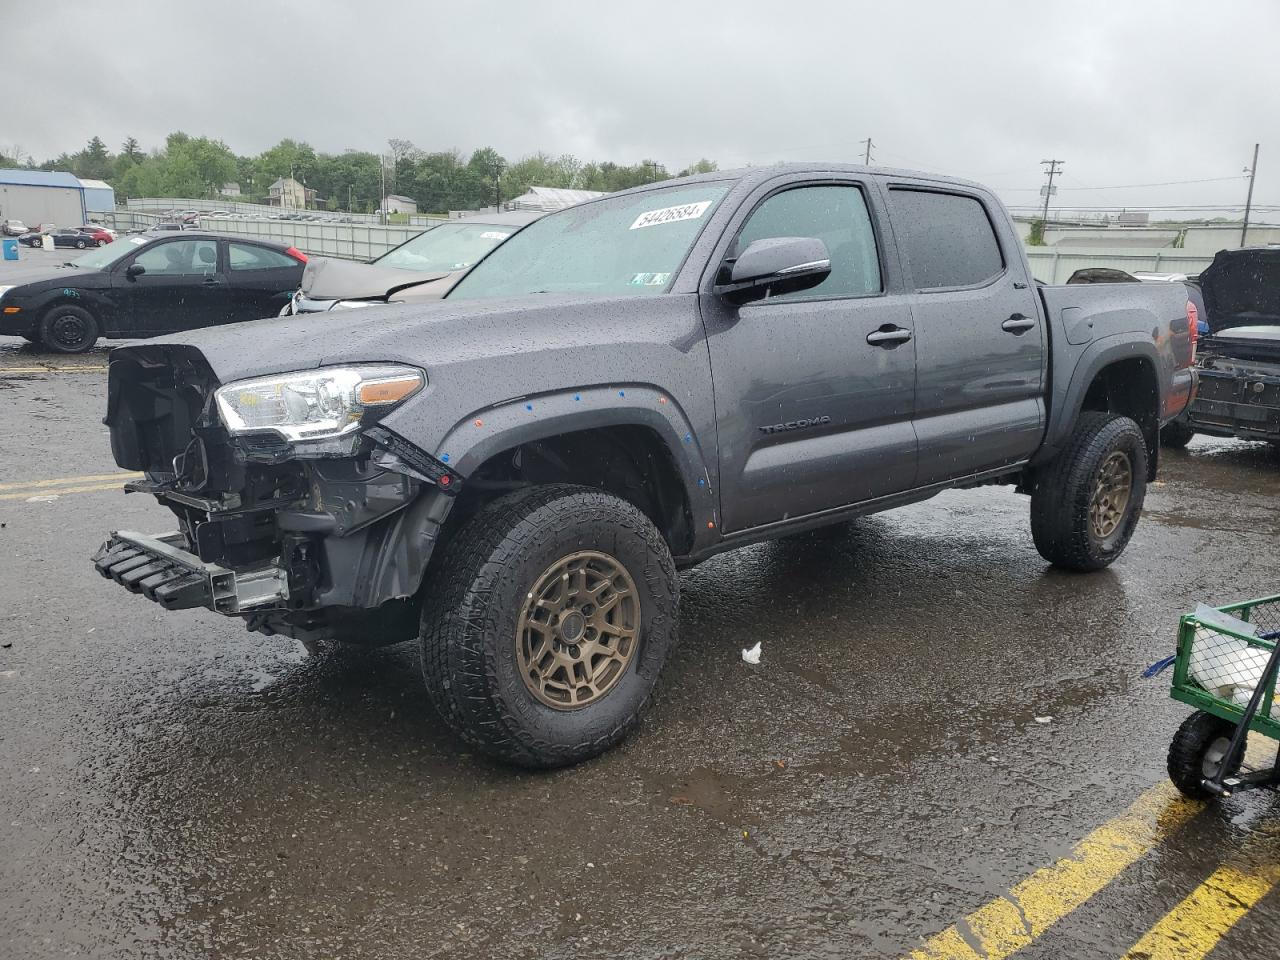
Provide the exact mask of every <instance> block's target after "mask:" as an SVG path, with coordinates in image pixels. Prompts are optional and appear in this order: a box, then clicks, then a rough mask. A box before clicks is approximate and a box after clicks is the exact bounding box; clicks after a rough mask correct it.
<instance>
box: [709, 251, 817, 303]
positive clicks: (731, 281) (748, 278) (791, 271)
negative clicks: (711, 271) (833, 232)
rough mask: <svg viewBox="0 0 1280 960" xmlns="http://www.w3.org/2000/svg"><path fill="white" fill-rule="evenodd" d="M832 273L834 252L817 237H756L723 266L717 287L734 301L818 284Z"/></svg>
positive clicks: (775, 294) (806, 288)
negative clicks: (757, 238)
mask: <svg viewBox="0 0 1280 960" xmlns="http://www.w3.org/2000/svg"><path fill="white" fill-rule="evenodd" d="M830 275H831V254H829V253H828V252H827V245H826V244H825V243H823V242H822V241H821V240H819V239H817V238H816V237H767V238H765V239H763V240H756V241H755V242H753V243H751V244H750V245H749V246H748V247H747V249H745V250H743V251H742V253H740V254H739V255H738V257H737V259H735V260H726V261H725V262H724V264H723V266H721V268H720V278H719V282H718V283H717V284H716V288H715V291H716V293H718V294H720V295H721V296H723V297H726V298H728V299H729V300H732V301H733V302H734V303H747V302H749V301H751V300H759V299H761V298H762V297H766V296H775V297H776V296H779V295H780V294H784V293H795V292H796V291H797V290H808V289H810V288H811V287H816V286H817V285H818V284H820V283H821V282H822V281H823V280H825V279H827V277H829V276H830Z"/></svg>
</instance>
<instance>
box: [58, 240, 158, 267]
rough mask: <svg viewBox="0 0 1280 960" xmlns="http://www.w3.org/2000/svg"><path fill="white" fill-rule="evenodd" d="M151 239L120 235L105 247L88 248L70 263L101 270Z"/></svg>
mask: <svg viewBox="0 0 1280 960" xmlns="http://www.w3.org/2000/svg"><path fill="white" fill-rule="evenodd" d="M151 239H152V238H151V237H122V238H120V239H119V240H117V241H116V242H115V243H108V244H107V245H106V246H105V247H98V248H97V249H96V250H90V251H89V252H88V253H86V254H85V255H84V256H83V257H76V259H74V260H72V261H71V264H72V266H76V267H80V268H81V269H83V270H102V269H103V268H104V267H109V266H111V264H113V263H115V262H116V261H117V260H121V259H123V258H124V257H127V256H128V255H129V254H131V253H133V251H135V250H137V249H138V248H139V247H140V246H142V245H143V244H146V243H150V242H151Z"/></svg>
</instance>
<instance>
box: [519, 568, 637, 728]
mask: <svg viewBox="0 0 1280 960" xmlns="http://www.w3.org/2000/svg"><path fill="white" fill-rule="evenodd" d="M639 638H640V598H639V594H638V593H637V592H636V585H635V581H634V580H632V579H631V574H630V573H628V572H627V569H626V567H624V566H623V565H622V564H621V563H619V562H618V561H617V560H615V559H614V558H613V557H611V556H609V555H608V554H607V553H600V552H598V551H595V550H583V551H581V552H578V553H573V554H570V555H569V556H567V557H563V558H561V559H559V560H557V561H556V562H555V563H553V564H552V565H551V566H549V567H548V568H547V569H546V570H544V571H543V573H542V575H541V576H539V577H538V579H537V580H535V581H534V584H533V587H532V589H530V591H529V593H528V595H527V597H526V600H525V605H524V609H523V610H522V611H521V613H520V621H519V623H518V624H517V625H516V658H517V660H518V662H519V666H520V675H521V676H522V677H523V678H524V683H525V686H526V687H528V688H529V692H530V693H532V694H533V695H534V696H535V697H536V698H537V699H538V700H539V701H540V702H541V703H544V704H546V705H547V706H549V707H555V708H556V709H558V710H576V709H579V708H581V707H585V706H587V705H589V704H592V703H595V702H596V701H597V700H599V699H600V698H601V697H603V696H605V695H606V694H607V693H608V692H609V691H610V690H612V689H613V687H614V685H615V684H617V682H618V681H619V680H620V679H622V675H623V674H624V673H626V671H627V667H628V665H629V664H630V663H631V661H632V659H633V658H634V657H635V652H636V647H637V646H638V645H639Z"/></svg>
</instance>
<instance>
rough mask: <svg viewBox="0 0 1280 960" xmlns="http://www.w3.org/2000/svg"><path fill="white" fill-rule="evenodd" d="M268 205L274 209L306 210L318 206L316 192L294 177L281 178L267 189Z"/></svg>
mask: <svg viewBox="0 0 1280 960" xmlns="http://www.w3.org/2000/svg"><path fill="white" fill-rule="evenodd" d="M267 203H268V204H270V205H271V206H273V207H289V208H292V209H295V210H306V209H308V208H311V207H314V206H315V205H316V191H315V190H312V189H310V188H308V187H307V186H306V185H305V184H302V183H299V182H298V181H297V180H295V179H293V177H281V178H280V179H279V180H277V181H276V182H275V183H273V184H271V186H269V187H267Z"/></svg>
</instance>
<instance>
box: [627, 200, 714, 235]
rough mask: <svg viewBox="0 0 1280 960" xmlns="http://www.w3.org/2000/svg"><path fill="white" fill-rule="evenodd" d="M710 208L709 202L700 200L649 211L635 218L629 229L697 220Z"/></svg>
mask: <svg viewBox="0 0 1280 960" xmlns="http://www.w3.org/2000/svg"><path fill="white" fill-rule="evenodd" d="M710 206H711V201H710V200H701V201H699V202H698V203H682V204H681V205H680V206H678V207H663V208H662V209H661V210H649V211H648V212H646V213H642V214H640V216H638V217H636V220H635V223H633V224H631V227H630V229H632V230H639V229H640V228H641V227H656V226H657V225H658V224H660V223H675V222H676V221H677V220H697V219H698V218H699V217H700V216H702V215H703V214H704V213H706V212H707V208H708V207H710Z"/></svg>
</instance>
